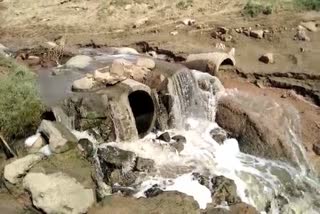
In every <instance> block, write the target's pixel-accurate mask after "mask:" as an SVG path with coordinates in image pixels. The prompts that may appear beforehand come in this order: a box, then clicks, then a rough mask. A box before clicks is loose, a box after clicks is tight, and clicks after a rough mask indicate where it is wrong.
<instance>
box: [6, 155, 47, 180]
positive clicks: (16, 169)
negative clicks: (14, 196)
mask: <svg viewBox="0 0 320 214" xmlns="http://www.w3.org/2000/svg"><path fill="white" fill-rule="evenodd" d="M43 157H44V156H43V155H42V154H30V155H27V156H25V157H23V158H20V159H17V160H14V161H13V162H11V163H9V164H7V165H6V166H5V167H4V173H3V176H4V178H5V179H6V180H7V181H9V182H10V183H11V184H16V183H17V182H19V178H20V177H22V176H23V175H25V174H26V173H27V171H28V170H29V169H31V167H32V166H34V165H35V164H36V163H38V162H39V161H41V160H42V158H43Z"/></svg>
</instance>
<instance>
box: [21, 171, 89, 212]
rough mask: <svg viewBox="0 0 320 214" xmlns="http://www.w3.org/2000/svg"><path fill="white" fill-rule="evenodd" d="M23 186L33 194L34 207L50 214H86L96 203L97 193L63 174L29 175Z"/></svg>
mask: <svg viewBox="0 0 320 214" xmlns="http://www.w3.org/2000/svg"><path fill="white" fill-rule="evenodd" d="M23 186H24V188H25V189H26V190H28V191H29V192H30V194H31V197H32V201H33V205H34V206H36V207H37V208H39V209H41V210H43V211H44V212H46V213H48V214H50V213H52V214H53V213H61V214H64V213H65V214H69V213H75V214H76V213H86V212H87V211H88V209H89V208H90V207H91V206H92V205H93V204H94V203H95V196H94V195H95V193H94V191H93V190H92V189H85V188H84V187H83V186H82V185H81V184H80V183H79V182H77V180H76V179H74V178H72V177H69V176H68V175H66V174H63V173H53V174H49V175H46V174H43V173H29V174H27V175H26V177H25V178H24V180H23Z"/></svg>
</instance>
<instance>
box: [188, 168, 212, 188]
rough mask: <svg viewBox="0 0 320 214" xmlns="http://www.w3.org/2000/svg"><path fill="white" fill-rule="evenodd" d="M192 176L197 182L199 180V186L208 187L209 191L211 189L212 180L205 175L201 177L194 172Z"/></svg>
mask: <svg viewBox="0 0 320 214" xmlns="http://www.w3.org/2000/svg"><path fill="white" fill-rule="evenodd" d="M192 176H193V178H194V179H195V180H198V182H199V184H201V185H203V186H205V187H207V188H208V189H211V188H212V187H211V186H210V185H211V181H210V178H209V177H207V176H204V175H201V174H200V173H197V172H194V173H192Z"/></svg>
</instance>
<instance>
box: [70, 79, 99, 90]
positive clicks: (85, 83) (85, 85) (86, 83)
mask: <svg viewBox="0 0 320 214" xmlns="http://www.w3.org/2000/svg"><path fill="white" fill-rule="evenodd" d="M94 85H95V81H94V79H93V78H91V77H83V78H81V79H78V80H75V81H74V82H73V84H72V90H73V91H88V90H90V89H92V88H93V86H94Z"/></svg>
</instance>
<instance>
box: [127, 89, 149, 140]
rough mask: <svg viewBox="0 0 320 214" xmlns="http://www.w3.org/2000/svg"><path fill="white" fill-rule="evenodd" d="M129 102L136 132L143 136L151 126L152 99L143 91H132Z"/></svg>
mask: <svg viewBox="0 0 320 214" xmlns="http://www.w3.org/2000/svg"><path fill="white" fill-rule="evenodd" d="M129 102H130V106H131V109H132V112H133V115H134V119H135V121H136V127H137V130H138V134H139V136H140V137H143V136H144V135H146V134H147V132H148V131H149V130H150V128H151V126H152V122H153V118H154V113H155V107H154V104H153V100H152V98H151V96H150V95H149V94H148V93H147V92H145V91H134V92H132V93H131V94H130V95H129Z"/></svg>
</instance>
